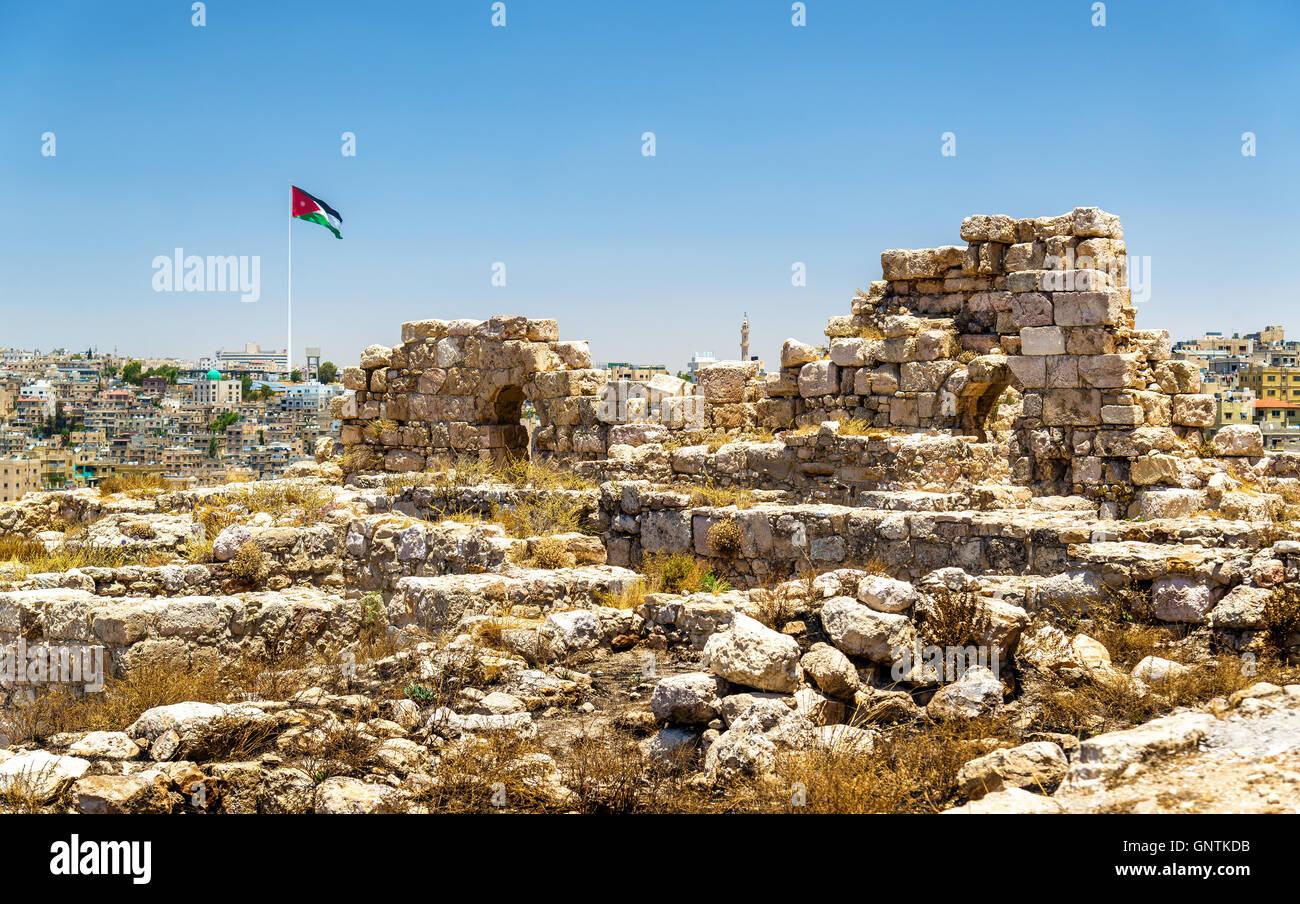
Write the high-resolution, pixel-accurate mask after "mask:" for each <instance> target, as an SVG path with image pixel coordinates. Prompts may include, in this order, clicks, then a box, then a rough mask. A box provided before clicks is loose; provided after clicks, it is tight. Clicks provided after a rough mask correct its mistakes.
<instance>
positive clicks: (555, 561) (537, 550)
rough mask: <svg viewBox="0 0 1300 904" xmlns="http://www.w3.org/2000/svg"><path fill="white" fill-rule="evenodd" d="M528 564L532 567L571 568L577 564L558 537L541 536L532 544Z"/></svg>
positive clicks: (566, 546)
mask: <svg viewBox="0 0 1300 904" xmlns="http://www.w3.org/2000/svg"><path fill="white" fill-rule="evenodd" d="M528 564H530V565H532V566H533V567H534V568H549V569H556V568H572V567H573V566H574V565H576V564H577V561H576V560H575V559H574V556H573V553H571V552H569V547H568V545H567V544H566V543H565V542H564V541H563V540H561V539H560V538H558V537H543V538H542V539H540V540H538V541H537V542H536V543H534V544H533V548H532V551H531V553H530V554H529V556H528Z"/></svg>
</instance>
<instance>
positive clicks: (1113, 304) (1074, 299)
mask: <svg viewBox="0 0 1300 904" xmlns="http://www.w3.org/2000/svg"><path fill="white" fill-rule="evenodd" d="M1066 272H1069V271H1066ZM1052 307H1053V313H1054V316H1055V320H1056V325H1057V326H1105V325H1113V324H1117V323H1119V321H1120V316H1121V313H1122V310H1123V296H1121V295H1120V294H1119V293H1118V292H1062V293H1060V294H1057V295H1055V296H1054V297H1053V298H1052Z"/></svg>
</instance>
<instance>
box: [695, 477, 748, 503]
mask: <svg viewBox="0 0 1300 904" xmlns="http://www.w3.org/2000/svg"><path fill="white" fill-rule="evenodd" d="M690 504H691V505H692V506H695V507H702V506H709V507H712V508H726V507H727V506H729V505H734V506H735V507H736V508H738V509H747V508H750V507H751V506H753V505H754V494H753V492H752V491H750V490H747V489H744V488H743V487H719V486H714V485H713V482H712V481H709V480H706V481H705V482H704V485H703V486H698V487H692V488H691V502H690Z"/></svg>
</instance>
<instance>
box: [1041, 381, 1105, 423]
mask: <svg viewBox="0 0 1300 904" xmlns="http://www.w3.org/2000/svg"><path fill="white" fill-rule="evenodd" d="M1100 421H1101V393H1100V392H1097V391H1096V390H1089V389H1050V390H1048V391H1047V392H1045V393H1043V423H1044V424H1046V425H1047V426H1049V427H1068V426H1075V427H1086V426H1092V425H1095V424H1098V423H1100Z"/></svg>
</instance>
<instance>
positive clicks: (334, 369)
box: [316, 361, 339, 383]
mask: <svg viewBox="0 0 1300 904" xmlns="http://www.w3.org/2000/svg"><path fill="white" fill-rule="evenodd" d="M338 378H339V369H338V365H336V364H335V363H334V362H333V361H322V362H321V366H320V368H319V369H318V370H317V371H316V379H318V380H320V381H321V382H322V383H334V382H336V381H337V380H338Z"/></svg>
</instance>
